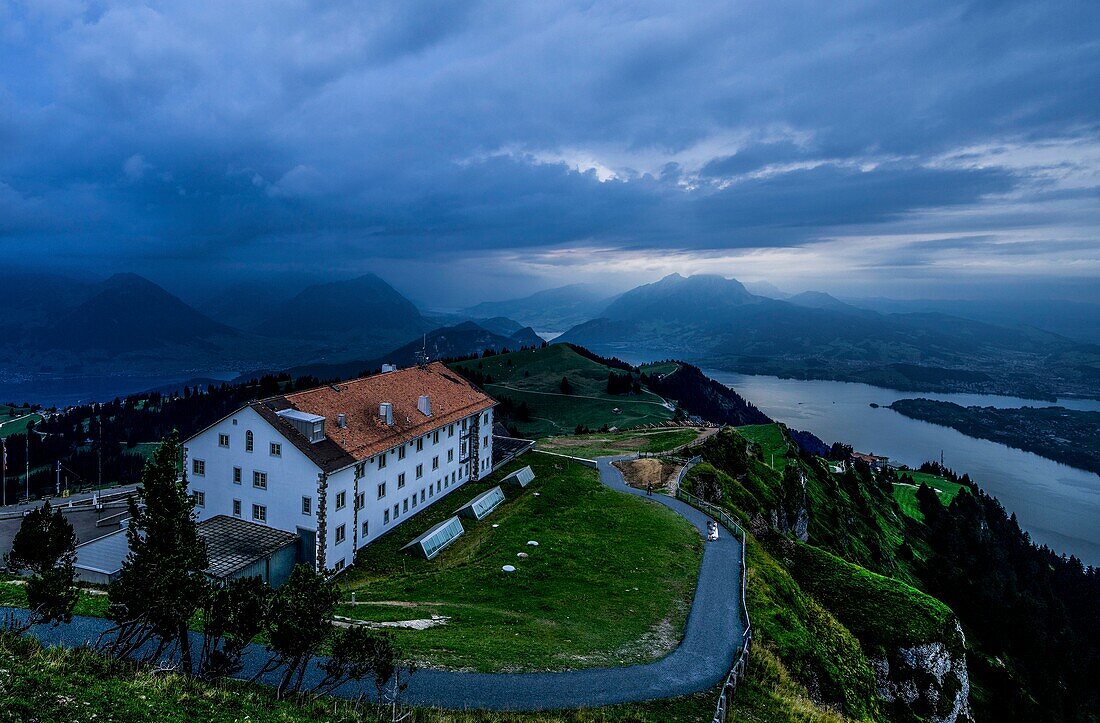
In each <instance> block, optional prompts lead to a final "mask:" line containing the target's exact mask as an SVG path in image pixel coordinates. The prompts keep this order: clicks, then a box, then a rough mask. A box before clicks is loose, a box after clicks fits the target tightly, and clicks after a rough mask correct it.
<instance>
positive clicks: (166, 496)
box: [108, 432, 209, 673]
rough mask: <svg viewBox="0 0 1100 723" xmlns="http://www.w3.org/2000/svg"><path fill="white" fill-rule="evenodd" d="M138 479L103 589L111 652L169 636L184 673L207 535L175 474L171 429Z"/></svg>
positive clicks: (204, 587)
mask: <svg viewBox="0 0 1100 723" xmlns="http://www.w3.org/2000/svg"><path fill="white" fill-rule="evenodd" d="M141 483H142V486H141V487H140V488H139V490H138V492H137V495H135V497H133V498H131V499H130V525H129V527H128V528H127V531H126V536H127V539H128V541H129V544H130V554H129V555H128V556H127V558H126V560H125V561H124V562H123V564H122V572H121V574H120V576H119V579H118V580H116V581H115V582H114V583H112V584H111V586H110V589H109V590H108V596H109V598H110V601H111V604H110V608H109V609H108V615H109V616H110V618H111V619H112V620H114V621H115V624H116V626H117V633H118V634H117V637H116V638H115V640H114V641H113V643H112V644H111V649H112V652H114V653H115V654H116V655H130V654H132V653H134V652H136V651H137V650H138V649H139V648H140V647H141V646H142V645H144V644H145V643H146V642H148V641H149V640H150V639H152V638H156V639H158V641H159V644H158V646H157V648H156V650H155V653H154V654H153V655H152V656H150V657H159V655H160V654H161V653H163V652H164V650H165V649H167V648H168V647H169V646H170V645H172V644H176V645H177V646H178V647H179V652H180V663H181V665H182V667H183V668H184V670H185V671H186V672H187V673H191V672H192V661H191V642H190V637H189V635H188V623H189V622H190V620H191V617H192V616H193V615H194V614H195V612H196V611H197V610H198V609H199V607H200V605H201V604H202V602H203V600H204V598H205V596H206V594H207V592H208V589H209V584H208V583H207V581H206V577H205V576H204V574H203V568H205V567H206V564H207V556H206V543H205V542H204V541H203V540H202V538H200V537H199V535H198V530H197V529H196V527H195V519H194V513H195V500H194V498H193V497H192V496H191V495H190V494H189V493H188V491H187V477H186V475H185V474H181V445H180V440H179V435H178V434H176V433H174V432H173V433H172V434H170V435H169V436H168V437H167V438H166V439H165V440H164V441H163V442H162V443H161V445H160V447H159V448H158V449H157V451H156V452H155V453H154V455H153V458H152V459H151V460H150V461H149V462H148V463H147V464H146V466H145V471H144V472H143V473H142V476H141Z"/></svg>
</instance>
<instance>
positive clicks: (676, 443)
mask: <svg viewBox="0 0 1100 723" xmlns="http://www.w3.org/2000/svg"><path fill="white" fill-rule="evenodd" d="M701 433H702V430H698V429H682V428H677V429H660V430H649V429H647V430H638V431H631V432H593V433H592V434H578V435H570V436H567V435H561V436H556V437H545V438H543V439H540V440H539V441H538V444H537V445H536V446H537V447H538V449H545V450H547V451H550V452H557V453H558V454H568V455H570V456H573V457H584V458H586V459H595V458H596V457H604V456H608V455H615V454H630V453H632V452H648V453H655V452H667V451H669V450H671V449H675V448H677V447H680V446H681V445H684V444H688V443H689V442H694V441H695V440H696V439H698V437H699V435H700V434H701Z"/></svg>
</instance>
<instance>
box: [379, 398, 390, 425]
mask: <svg viewBox="0 0 1100 723" xmlns="http://www.w3.org/2000/svg"><path fill="white" fill-rule="evenodd" d="M378 416H379V418H381V420H382V421H383V422H385V423H386V426H387V427H392V426H393V404H391V403H390V402H382V403H381V404H379V405H378Z"/></svg>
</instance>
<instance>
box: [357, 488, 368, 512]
mask: <svg viewBox="0 0 1100 723" xmlns="http://www.w3.org/2000/svg"><path fill="white" fill-rule="evenodd" d="M366 506H367V493H366V492H360V493H359V494H358V495H356V496H355V509H357V510H361V509H363V508H364V507H366Z"/></svg>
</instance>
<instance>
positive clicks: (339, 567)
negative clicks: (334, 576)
mask: <svg viewBox="0 0 1100 723" xmlns="http://www.w3.org/2000/svg"><path fill="white" fill-rule="evenodd" d="M332 569H333V570H335V571H336V572H340V571H341V570H343V569H344V558H340V559H339V560H337V561H336V564H335V565H333V566H332Z"/></svg>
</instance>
